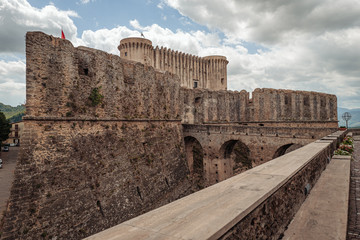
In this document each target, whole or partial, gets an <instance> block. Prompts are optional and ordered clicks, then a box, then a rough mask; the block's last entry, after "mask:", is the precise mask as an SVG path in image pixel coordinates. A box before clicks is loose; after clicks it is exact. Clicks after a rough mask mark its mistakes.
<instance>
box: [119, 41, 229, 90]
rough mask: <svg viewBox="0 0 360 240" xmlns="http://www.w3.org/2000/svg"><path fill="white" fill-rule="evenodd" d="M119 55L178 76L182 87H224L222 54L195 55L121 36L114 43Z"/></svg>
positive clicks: (217, 88) (225, 69) (225, 87)
mask: <svg viewBox="0 0 360 240" xmlns="http://www.w3.org/2000/svg"><path fill="white" fill-rule="evenodd" d="M118 49H119V51H120V57H121V58H123V59H126V60H132V61H136V62H140V63H143V64H144V65H147V66H152V67H153V68H155V69H156V70H158V71H162V72H170V73H173V74H176V75H178V76H179V78H180V85H181V86H182V87H185V88H190V89H192V88H206V89H212V90H226V89H227V64H228V61H227V60H226V57H224V56H215V55H214V56H206V57H198V56H194V55H191V54H187V53H182V52H179V51H174V50H172V49H169V48H164V47H161V48H159V47H158V46H156V47H155V48H154V47H153V45H152V42H151V41H150V40H149V39H145V38H124V39H122V40H121V41H120V45H119V46H118Z"/></svg>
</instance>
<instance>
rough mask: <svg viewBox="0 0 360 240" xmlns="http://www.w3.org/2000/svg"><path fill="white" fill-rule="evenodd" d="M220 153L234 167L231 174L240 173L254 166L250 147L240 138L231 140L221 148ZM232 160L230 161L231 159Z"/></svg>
mask: <svg viewBox="0 0 360 240" xmlns="http://www.w3.org/2000/svg"><path fill="white" fill-rule="evenodd" d="M220 155H221V156H222V157H223V158H224V160H225V161H228V162H229V164H230V167H231V169H232V173H231V175H235V174H238V173H240V172H243V171H246V170H248V169H250V168H252V162H253V161H252V159H251V158H250V149H249V148H248V146H247V145H246V144H245V143H243V142H242V141H240V140H229V141H227V142H225V143H224V144H223V145H222V146H221V148H220ZM229 160H230V161H229Z"/></svg>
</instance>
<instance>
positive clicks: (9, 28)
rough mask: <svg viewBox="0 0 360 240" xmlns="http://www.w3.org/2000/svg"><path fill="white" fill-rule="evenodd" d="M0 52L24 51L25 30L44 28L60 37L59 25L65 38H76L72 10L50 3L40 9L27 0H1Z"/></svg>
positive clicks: (74, 15) (48, 32)
mask: <svg viewBox="0 0 360 240" xmlns="http://www.w3.org/2000/svg"><path fill="white" fill-rule="evenodd" d="M0 16H1V20H0V42H1V44H0V52H21V53H23V52H24V49H25V44H24V36H25V34H26V32H27V31H43V32H45V33H47V34H52V35H54V36H60V34H61V28H62V29H63V30H64V33H65V35H66V38H67V39H70V40H73V41H76V33H77V28H76V26H75V25H74V22H73V21H72V19H71V17H78V15H77V13H75V12H74V11H62V10H59V9H57V8H56V7H55V6H53V5H51V4H50V5H47V6H45V7H44V8H42V9H38V8H34V7H32V6H31V5H30V4H29V3H28V2H27V1H26V0H7V1H1V2H0Z"/></svg>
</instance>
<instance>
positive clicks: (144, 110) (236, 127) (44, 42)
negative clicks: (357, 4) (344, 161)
mask: <svg viewBox="0 0 360 240" xmlns="http://www.w3.org/2000/svg"><path fill="white" fill-rule="evenodd" d="M26 58H27V59H26V64H27V66H26V84H27V85H26V98H27V102H26V116H25V117H24V122H25V123H24V124H25V126H24V129H25V130H24V134H23V139H24V140H22V146H21V152H20V154H19V159H18V162H17V167H16V170H15V180H14V183H13V186H12V189H11V195H10V199H9V205H8V208H7V211H6V213H5V217H4V219H3V220H2V222H1V226H0V228H1V232H2V235H1V238H2V239H34V238H35V239H53V238H57V239H80V238H83V237H86V236H89V235H92V234H94V233H96V232H99V231H101V230H104V229H106V228H109V227H111V226H114V225H116V224H119V223H121V222H123V221H125V220H127V219H130V218H133V217H135V216H138V215H140V214H142V213H144V212H147V211H150V210H151V209H154V208H157V207H159V206H162V205H164V204H166V203H168V202H171V201H173V200H175V199H178V198H181V197H183V196H185V195H188V194H190V193H192V192H194V191H197V190H198V189H200V188H202V187H204V186H207V185H210V184H213V183H215V182H217V181H221V180H224V179H226V178H228V177H231V176H233V175H234V174H237V173H239V172H241V171H244V170H246V169H248V168H251V167H252V166H255V165H258V164H261V163H263V162H265V161H268V160H271V159H272V158H273V157H274V156H276V154H278V155H281V154H284V153H285V152H286V151H288V150H289V149H290V146H291V148H293V149H295V148H296V147H298V146H302V145H304V144H306V143H308V142H310V141H314V140H315V139H318V138H321V137H323V136H326V135H327V134H329V133H331V132H333V131H334V130H335V129H336V128H337V114H336V112H337V111H336V108H337V103H336V96H334V95H329V94H323V93H315V92H303V91H290V90H274V89H256V90H255V91H254V92H253V94H252V98H251V99H250V98H249V93H247V92H246V91H241V92H237V91H225V90H221V91H214V89H217V88H213V90H211V88H210V89H206V87H204V89H195V90H194V89H188V88H183V87H182V85H183V84H182V81H183V80H182V79H181V76H180V77H179V75H178V74H177V72H176V71H175V72H173V71H166V72H164V70H163V69H160V70H161V71H157V70H155V69H156V67H155V69H154V67H152V65H150V64H142V63H138V62H135V61H129V60H126V59H123V58H121V57H119V56H116V55H112V54H108V53H105V52H102V51H99V50H95V49H91V48H86V47H77V48H74V47H73V45H72V44H71V43H70V42H69V41H67V40H62V39H60V38H55V37H52V36H49V35H46V34H44V33H41V32H29V33H27V35H26ZM169 63H170V62H168V64H169ZM165 70H166V69H165ZM188 80H189V79H188ZM189 81H190V82H191V81H192V79H190V80H189ZM226 164H227V165H226ZM252 164H253V165H252ZM225 165H226V167H224V166H225ZM225 171H226V172H225Z"/></svg>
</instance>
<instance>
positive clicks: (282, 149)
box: [273, 143, 302, 159]
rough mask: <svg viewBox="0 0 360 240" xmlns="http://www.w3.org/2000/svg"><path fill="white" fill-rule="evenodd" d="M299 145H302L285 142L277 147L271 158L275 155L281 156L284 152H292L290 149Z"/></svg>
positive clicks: (292, 149)
mask: <svg viewBox="0 0 360 240" xmlns="http://www.w3.org/2000/svg"><path fill="white" fill-rule="evenodd" d="M301 147H302V145H300V144H296V143H289V144H285V145H283V146H281V147H279V148H278V149H277V150H276V151H275V153H274V156H273V159H274V158H277V157H280V156H282V155H284V154H286V153H289V152H292V151H294V150H296V149H298V148H301Z"/></svg>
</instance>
